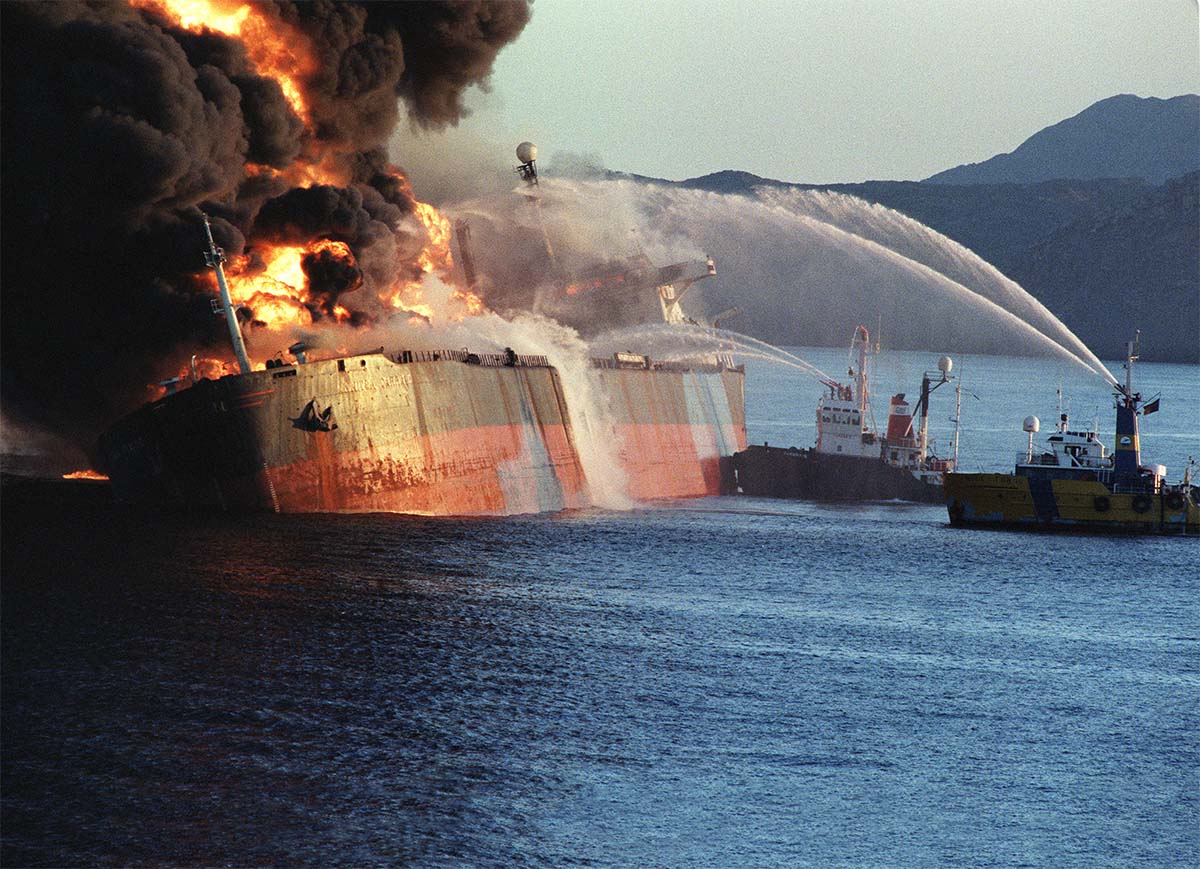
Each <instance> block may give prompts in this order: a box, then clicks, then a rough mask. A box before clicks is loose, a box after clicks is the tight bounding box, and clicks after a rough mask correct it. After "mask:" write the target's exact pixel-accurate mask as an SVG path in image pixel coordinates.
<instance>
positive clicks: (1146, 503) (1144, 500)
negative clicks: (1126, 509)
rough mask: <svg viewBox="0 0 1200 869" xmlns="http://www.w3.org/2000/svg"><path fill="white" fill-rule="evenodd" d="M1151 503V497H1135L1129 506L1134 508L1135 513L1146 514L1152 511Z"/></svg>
mask: <svg viewBox="0 0 1200 869" xmlns="http://www.w3.org/2000/svg"><path fill="white" fill-rule="evenodd" d="M1150 503H1151V501H1150V496H1149V495H1135V496H1134V498H1133V501H1132V503H1131V504H1130V505H1129V506H1131V507H1133V512H1134V513H1145V512H1146V511H1147V510H1149V509H1150Z"/></svg>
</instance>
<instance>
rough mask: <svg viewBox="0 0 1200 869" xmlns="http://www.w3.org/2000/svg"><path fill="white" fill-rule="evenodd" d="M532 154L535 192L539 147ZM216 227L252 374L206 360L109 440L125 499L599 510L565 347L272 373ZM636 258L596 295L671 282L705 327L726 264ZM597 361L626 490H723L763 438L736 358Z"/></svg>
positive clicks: (236, 330) (360, 361) (228, 304)
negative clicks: (209, 372) (212, 373)
mask: <svg viewBox="0 0 1200 869" xmlns="http://www.w3.org/2000/svg"><path fill="white" fill-rule="evenodd" d="M518 154H519V155H522V154H523V155H524V156H527V157H528V159H525V161H524V162H523V163H522V167H521V168H522V172H523V175H524V177H525V178H526V181H527V183H529V184H531V185H533V184H535V183H536V171H535V168H534V159H533V155H534V154H535V152H533V151H532V146H529V145H528V143H525V144H523V145H522V146H521V149H519V150H518ZM524 156H523V157H522V159H524ZM205 229H206V233H207V241H208V248H207V250H206V252H205V257H206V261H207V263H208V265H209V266H210V267H212V269H213V270H214V272H215V275H216V280H217V285H218V288H219V292H220V300H221V310H222V311H223V313H224V316H225V320H226V323H227V325H228V328H229V335H230V340H231V343H232V345H233V349H234V353H235V356H236V357H237V363H238V367H239V373H238V374H230V375H226V376H224V377H221V378H219V379H217V380H210V379H206V378H201V377H200V376H199V375H198V373H197V372H196V371H195V370H193V372H192V375H191V378H190V380H189V382H188V383H187V384H186V385H187V388H185V389H182V390H180V389H178V386H179V379H174V380H172V381H170V382H168V383H166V384H164V386H166V387H167V388H168V390H169V394H168V395H166V396H165V397H163V398H162V399H159V400H158V401H156V402H153V403H151V404H148V405H147V406H145V407H144V408H142V409H141V410H140V411H138V412H136V413H134V414H132V415H130V416H129V417H127V418H125V419H123V420H122V421H120V422H119V423H118V424H117V425H116V426H115V427H114V428H112V429H111V430H110V431H108V432H107V433H106V434H105V435H104V437H103V438H102V441H101V455H102V465H103V468H104V470H105V471H106V472H107V473H108V474H109V476H110V478H111V480H112V483H113V489H114V493H115V495H116V497H117V498H118V499H120V500H123V501H130V502H138V503H163V504H175V505H180V506H200V507H212V508H219V509H251V510H273V511H275V512H325V511H395V512H405V513H422V514H430V515H456V514H490V515H503V514H513V513H528V512H544V511H554V510H563V509H569V508H577V507H586V506H589V505H591V504H592V503H594V498H593V493H592V490H591V489H590V487H589V483H588V479H587V476H586V472H585V468H584V462H583V461H582V458H581V454H580V447H579V441H578V438H577V436H576V434H575V430H574V427H573V424H572V412H571V409H570V405H569V399H568V393H567V392H566V391H565V390H564V386H563V382H562V379H561V377H560V374H559V372H558V370H556V369H555V368H554V367H553V366H552V365H551V364H550V362H549V360H548V359H547V357H545V356H541V355H523V354H518V353H516V352H515V351H514V350H512V349H511V348H505V350H504V352H503V353H492V354H478V353H472V352H470V351H468V350H449V349H443V350H433V351H430V350H424V351H420V350H418V351H414V350H403V349H400V350H396V349H393V350H390V351H389V350H388V349H387V348H383V347H381V348H379V349H378V350H375V351H372V352H367V353H359V354H351V355H338V356H334V357H332V358H327V359H322V360H315V361H309V360H308V358H307V353H308V347H306V346H305V345H304V344H302V343H297V344H294V345H292V346H291V347H290V348H289V352H290V353H291V354H292V358H293V359H294V360H295V361H294V362H286V361H284V360H282V359H280V358H277V359H272V360H269V361H268V362H267V363H266V365H265V366H264V367H263V368H262V369H261V370H255V369H254V366H253V365H252V363H251V362H250V359H249V357H248V355H247V352H246V348H245V343H244V340H243V337H242V334H241V328H240V325H239V321H238V318H237V315H236V309H235V308H234V305H233V302H232V300H231V295H230V291H229V286H228V282H227V280H226V277H225V273H224V264H225V262H226V257H225V254H224V252H223V251H222V250H221V249H220V248H219V247H218V246H217V245H216V243H215V241H214V240H213V236H212V231H211V228H210V226H209V223H208V220H207V218H206V219H205ZM467 238H469V234H467V233H462V234H461V235H460V244H465V242H466V239H467ZM464 253H465V256H464V260H465V261H466V262H472V261H473V257H472V256H471V254H470V251H469V248H465V249H464ZM635 265H636V268H632V269H630V270H629V271H628V273H622V275H621V276H620V280H619V281H616V280H614V281H607V282H606V281H602V280H600V279H598V278H597V279H595V286H594V288H595V289H599V288H601V287H602V286H606V285H608V284H619V285H620V286H621V290H622V292H624V293H631V294H634V297H636V296H637V295H644V294H645V292H646V291H647V290H649V289H653V291H654V294H655V296H656V298H657V299H658V302H659V307H660V310H661V312H662V315H663V319H664V320H665V321H666V322H667V323H669V324H680V323H683V322H686V321H688V320H689V318H688V317H687V316H686V314H685V313H684V311H683V308H682V307H681V301H682V298H683V296H684V294H685V293H686V292H687V290H688V289H689V288H690V287H691V286H692V284H694V283H695V282H696V281H698V280H702V279H703V278H706V277H711V276H712V275H714V274H716V266H715V264H714V263H713V262H712V260H709V261H708V262H707V263H705V264H704V266H703V269H702V270H699V271H695V272H693V273H692V274H690V275H689V274H688V268H687V264H686V263H681V264H677V265H675V266H670V267H667V268H663V269H656V268H651V267H648V266H647V265H646V264H645V263H642V262H641V261H640V260H639V261H638V262H637V263H636V264H635ZM637 276H640V279H639V278H638V277H637ZM666 281H673V282H672V283H667V282H666ZM631 301H632V298H631ZM588 368H589V370H588V372H587V377H588V378H589V379H590V381H591V383H592V386H593V387H594V388H593V389H592V390H591V400H592V401H593V402H595V403H596V404H597V405H599V406H602V407H603V408H604V420H605V424H606V429H607V431H606V432H605V433H604V435H605V436H607V437H611V438H612V440H613V446H614V447H615V448H614V449H613V450H612V451H611V453H610V455H611V456H612V457H613V458H614V459H615V461H616V463H617V464H618V467H619V473H620V476H621V477H622V479H623V481H624V494H626V495H628V496H629V497H631V498H633V499H637V500H644V499H654V498H681V497H698V496H703V495H715V494H719V492H720V491H721V485H722V470H723V464H724V461H725V460H727V459H728V458H729V457H730V456H732V455H733V454H734V453H735V452H737V451H738V450H741V449H744V448H745V447H746V419H745V401H744V378H745V371H744V369H743V368H741V367H739V366H735V365H734V364H733V361H732V359H730V358H728V357H725V356H722V355H719V354H718V355H714V356H712V357H711V358H710V359H706V360H701V359H697V360H693V361H689V362H682V363H681V362H673V363H662V362H655V361H653V360H652V359H650V358H649V357H648V356H644V355H640V354H635V353H626V352H621V353H616V354H613V355H612V356H611V357H605V358H592V359H590V360H589V361H588Z"/></svg>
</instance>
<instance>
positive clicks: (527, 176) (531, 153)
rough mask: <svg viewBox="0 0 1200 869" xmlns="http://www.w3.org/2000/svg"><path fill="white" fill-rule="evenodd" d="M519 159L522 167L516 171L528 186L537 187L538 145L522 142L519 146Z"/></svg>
mask: <svg viewBox="0 0 1200 869" xmlns="http://www.w3.org/2000/svg"><path fill="white" fill-rule="evenodd" d="M517 159H518V160H520V161H521V165H520V166H518V167H517V168H516V169H515V170H514V171H516V173H517V174H518V175H520V176H521V180H522V181H524V182H525V183H526V184H527V185H528V186H530V187H537V186H538V174H537V145H535V144H533V142H522V143H521V144H520V145H517Z"/></svg>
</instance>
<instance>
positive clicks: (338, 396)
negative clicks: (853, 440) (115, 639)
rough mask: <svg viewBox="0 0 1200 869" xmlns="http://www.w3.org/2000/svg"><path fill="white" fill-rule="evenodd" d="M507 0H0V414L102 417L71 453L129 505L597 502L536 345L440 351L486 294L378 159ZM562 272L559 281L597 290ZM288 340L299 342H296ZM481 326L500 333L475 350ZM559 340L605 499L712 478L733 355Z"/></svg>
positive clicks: (72, 419) (737, 432)
mask: <svg viewBox="0 0 1200 869" xmlns="http://www.w3.org/2000/svg"><path fill="white" fill-rule="evenodd" d="M529 15H530V10H529V6H528V4H527V3H524V2H491V0H469V2H456V3H444V4H443V3H406V2H400V3H387V2H381V3H336V4H334V3H311V4H310V3H294V2H289V0H273V2H267V0H263V2H239V0H128V2H83V0H63V2H59V3H40V2H10V3H4V4H0V16H2V18H3V26H4V29H5V32H6V39H5V47H6V51H5V53H4V55H3V57H2V58H0V62H2V63H3V76H4V82H5V100H4V104H3V111H4V124H3V126H2V128H0V134H2V135H3V144H4V150H5V172H4V175H3V177H2V178H0V183H2V184H3V194H4V195H3V197H2V208H3V217H4V225H5V228H6V232H5V253H6V256H5V257H3V258H2V260H0V267H2V268H3V280H2V281H0V292H2V293H3V305H4V308H5V313H6V316H5V317H4V319H3V321H2V322H0V329H2V330H3V343H4V346H5V350H6V351H7V352H6V353H5V354H4V359H3V375H4V378H3V380H4V401H5V411H6V413H12V414H13V415H14V416H16V417H18V418H20V419H21V420H25V421H28V422H29V423H30V424H31V425H33V426H39V427H41V428H44V429H46V430H48V431H50V432H52V433H55V434H58V435H60V436H64V437H66V438H68V439H70V440H72V441H74V442H76V443H78V444H81V445H86V444H88V443H91V442H94V435H95V433H96V432H99V431H101V430H103V429H105V428H106V427H107V428H108V431H107V433H106V434H105V435H104V436H103V438H102V449H101V450H100V452H99V455H98V456H97V465H98V467H101V468H102V469H104V470H107V471H108V472H109V473H110V475H111V477H112V485H113V489H114V491H115V492H116V494H117V495H118V496H119V497H121V498H123V499H127V500H141V501H151V502H164V501H165V502H174V503H187V504H198V505H214V506H217V507H221V506H224V507H229V508H234V507H247V508H255V509H268V510H270V509H278V510H412V511H416V512H428V513H457V512H471V513H473V512H489V513H507V512H517V511H525V510H542V509H557V508H560V507H570V506H574V505H581V504H586V503H589V502H591V501H592V500H594V499H595V489H596V480H595V479H593V480H591V481H589V480H588V474H587V470H588V467H589V464H592V465H594V464H595V462H594V461H593V460H592V459H589V458H588V456H591V455H593V452H592V451H590V450H588V449H585V448H584V447H583V444H584V442H585V441H586V440H588V438H590V437H591V436H592V435H591V433H590V432H588V433H586V435H585V433H584V432H583V431H582V429H581V428H580V425H579V418H580V415H581V414H582V412H583V408H582V406H581V405H580V402H578V401H574V400H572V399H571V397H570V391H569V390H567V389H564V374H563V370H561V362H560V369H558V370H556V369H555V368H554V367H552V366H551V365H550V364H549V361H548V360H547V359H545V358H543V357H539V356H538V355H537V354H538V353H539V352H541V350H542V349H543V348H539V347H534V346H530V347H525V346H521V342H519V341H516V340H513V341H505V342H499V343H497V342H496V341H489V342H488V344H487V345H486V346H483V345H480V346H476V347H474V349H475V350H476V351H477V352H470V351H469V350H465V349H462V347H461V344H459V346H458V347H457V348H456V349H453V350H438V349H437V348H438V347H439V346H442V345H439V344H436V343H434V341H435V339H434V338H433V337H431V336H432V335H434V334H448V332H446V331H445V329H446V327H447V324H449V325H450V326H451V327H452V326H453V324H454V323H455V321H460V320H464V319H474V318H476V317H477V316H478V315H481V314H484V313H485V312H486V311H488V310H501V311H507V310H508V309H509V308H510V306H509V305H508V304H507V302H505V301H504V300H503V299H501V298H499V297H494V298H489V297H488V290H489V288H488V287H486V286H484V287H482V288H480V287H475V286H474V284H473V282H472V281H471V280H467V281H465V282H464V281H461V280H459V279H458V278H457V275H458V273H459V272H458V271H457V268H459V267H463V266H466V265H467V262H466V260H467V257H462V260H463V261H462V262H460V263H457V264H456V263H455V261H454V257H453V256H452V254H451V246H452V243H453V236H454V233H453V230H452V225H451V223H450V221H449V220H447V219H446V218H445V217H444V216H443V215H441V214H439V213H438V211H437V210H436V209H435V208H434V207H433V206H431V205H429V204H427V203H423V202H420V201H418V199H417V198H416V196H415V195H414V192H413V190H412V187H411V185H410V183H409V180H408V178H407V177H406V176H405V174H404V173H403V172H402V171H401V170H400V169H399V168H398V166H396V165H395V164H394V163H393V161H392V156H391V150H394V149H402V144H398V140H396V139H395V138H394V137H393V134H394V133H395V131H396V129H397V126H398V125H399V122H400V121H401V119H405V120H407V121H408V122H409V123H411V124H413V125H415V126H416V127H419V128H423V129H431V130H436V129H439V128H441V127H444V126H446V125H450V124H454V123H456V122H457V120H458V119H459V118H460V117H461V116H462V114H463V113H464V109H463V93H464V91H465V90H466V89H468V88H469V87H471V86H473V85H477V84H482V83H485V82H486V79H487V77H488V75H489V73H490V71H491V68H492V63H493V61H494V59H495V57H496V55H497V53H498V52H499V51H500V50H502V48H503V47H504V46H505V45H506V44H508V43H509V42H511V41H512V40H513V39H515V38H516V37H517V36H518V34H519V33H520V32H521V30H522V29H523V27H524V26H525V24H526V22H527V21H528V19H529ZM8 49H10V50H8ZM523 162H524V161H523ZM530 162H532V161H530ZM202 214H207V215H209V216H210V218H203V217H202ZM206 224H208V229H207V231H208V233H209V235H210V236H211V237H210V238H209V239H208V240H207V241H208V243H207V245H205V244H202V243H201V240H202V239H205V231H206V230H205V225H206ZM219 246H223V247H224V248H225V249H226V250H227V251H228V255H227V256H226V255H225V254H224V253H222V251H221V250H220V248H219ZM205 249H206V254H207V256H208V259H209V265H211V266H214V268H213V269H212V270H211V271H207V272H206V271H205V270H204V268H203V265H202V262H201V259H200V256H199V254H200V253H201V251H202V250H205ZM482 252H483V251H481V253H482ZM218 266H219V272H220V274H221V282H223V283H224V286H223V287H218V283H219V282H218V280H217V276H218V268H216V267H218ZM634 266H635V267H634V268H632V269H626V270H625V272H627V274H628V275H635V276H636V279H632V280H630V279H626V280H623V281H619V282H618V283H619V284H620V287H618V288H616V289H619V290H620V292H617V293H616V298H617V299H619V300H620V299H623V300H624V301H625V302H626V303H627V304H629V305H630V306H631V307H632V306H634V305H636V304H640V303H642V302H645V301H647V298H648V300H649V304H651V305H656V306H659V307H660V308H661V309H662V311H663V312H664V313H669V314H670V317H676V318H678V317H682V316H683V315H682V313H681V311H680V310H679V309H678V306H677V305H675V306H674V307H672V305H673V304H674V303H675V302H677V301H678V298H677V297H671V296H670V294H671V293H674V292H676V291H678V293H679V294H680V295H681V294H682V292H683V290H684V289H685V288H686V286H687V285H689V283H688V282H690V281H692V280H693V279H696V278H698V277H701V276H703V275H697V274H694V273H693V271H692V270H685V273H683V274H679V275H675V274H670V275H668V274H664V273H663V272H661V271H660V270H658V269H657V268H654V267H652V266H650V265H649V264H648V263H645V262H643V263H635V264H634ZM706 270H707V267H705V266H702V267H700V269H699V271H700V272H705V271H706ZM533 277H534V278H537V279H541V278H543V277H552V278H553V279H554V280H558V279H559V278H561V277H563V276H562V275H551V276H541V275H534V276H533ZM577 277H578V276H577ZM582 277H583V278H590V279H591V283H592V285H593V286H592V287H591V289H590V290H588V291H587V293H586V294H581V295H586V296H587V297H588V298H589V299H591V300H597V299H601V298H602V297H603V294H604V292H607V290H604V288H602V287H601V288H597V287H595V286H594V284H595V283H596V281H597V280H600V279H599V278H595V277H593V276H591V275H590V274H589V275H582ZM576 283H578V282H576ZM646 286H648V287H649V288H650V290H652V291H653V290H655V288H658V287H663V288H666V289H665V290H663V292H662V293H659V294H657V295H653V294H652V295H650V296H649V297H647V296H644V295H639V293H640V290H639V289H638V288H639V287H641V288H642V289H645V287H646ZM567 287H568V284H564V290H563V292H564V294H565V296H564V297H567V296H570V290H569V289H568V288H567ZM598 290H599V291H598ZM218 291H219V292H220V294H221V295H222V297H223V299H222V302H221V304H220V306H219V311H220V313H221V314H223V319H222V318H221V317H214V316H213V314H212V311H211V310H210V307H209V303H210V301H215V299H214V298H213V297H214V296H215V295H217V293H218ZM488 316H494V315H488ZM670 317H668V319H670ZM565 319H567V321H568V322H569V318H565ZM405 322H408V323H411V324H413V326H412V329H410V332H421V329H422V328H423V327H429V328H428V329H426V331H425V332H424V333H423V336H424V337H423V340H416V341H409V342H405V341H394V340H393V339H394V334H393V333H394V331H395V330H393V329H390V328H387V326H388V324H395V323H405ZM30 323H38V324H39V326H40V328H38V329H31V328H29V326H28V324H30ZM22 324H24V325H22ZM435 326H436V327H437V329H435V328H434V327H435ZM438 329H442V330H443V331H442V332H438V331H437V330H438ZM451 331H453V330H452V329H451ZM468 331H469V330H468ZM310 335H316V336H318V337H322V338H324V339H325V340H324V341H323V346H322V348H321V349H319V350H318V349H313V350H308V351H305V350H304V349H302V348H301V346H300V345H299V344H298V343H297V342H296V339H297V338H301V339H304V338H306V337H307V336H310ZM381 335H386V336H387V337H386V338H384V337H380V336H381ZM242 336H244V338H245V341H244V342H243V340H242ZM230 339H233V345H234V348H237V347H239V345H242V344H243V343H245V344H248V348H249V352H247V350H246V349H245V347H242V349H241V350H240V351H238V350H236V349H235V351H234V352H232V353H231V352H230V348H229V341H230ZM388 342H391V343H390V345H389V343H388ZM309 343H310V344H311V343H321V342H312V341H309ZM455 343H459V342H455ZM505 343H511V344H513V345H514V346H515V350H516V352H511V353H500V354H497V353H495V352H493V353H491V354H490V355H489V353H487V352H484V351H489V350H490V351H495V350H498V349H500V348H501V347H503V345H504V344H505ZM380 344H384V345H385V346H384V347H383V348H381V349H380V350H379V351H378V352H373V353H366V354H363V353H355V352H352V351H353V349H354V347H356V346H366V347H374V346H377V345H380ZM289 345H291V347H292V348H293V351H294V355H292V356H286V357H285V356H284V355H283V353H282V352H277V351H283V350H284V348H286V347H288V346H289ZM629 349H631V350H638V348H629ZM64 351H67V352H64ZM81 354H83V357H84V362H83V363H82V364H81ZM189 359H190V360H191V361H190V363H189ZM285 360H286V361H285ZM572 364H574V363H572ZM586 364H587V365H588V366H589V367H588V371H587V373H588V377H587V380H588V381H589V383H590V384H591V388H592V393H593V397H594V399H595V401H596V402H597V403H598V404H600V405H603V406H604V410H605V414H604V417H605V426H602V429H603V437H605V438H607V439H608V440H609V441H610V444H609V446H610V447H611V450H610V453H611V456H612V461H611V464H612V465H613V466H614V467H616V468H618V469H619V470H620V471H621V472H622V473H623V474H624V476H625V481H624V482H625V485H624V487H623V488H624V489H625V490H626V491H627V492H628V494H629V495H630V496H632V497H635V498H642V497H654V496H659V495H662V496H676V495H696V494H703V493H705V492H710V491H716V489H717V482H716V478H717V467H718V459H719V457H720V456H722V455H726V454H728V453H730V452H732V451H733V450H735V449H737V448H738V446H740V445H743V444H744V442H745V423H744V413H743V403H742V393H741V386H742V378H743V374H742V372H741V371H740V370H738V369H736V368H734V367H733V366H732V365H731V364H730V362H729V360H720V359H717V358H712V359H707V360H697V361H695V362H694V363H693V364H688V365H680V364H659V363H656V362H654V361H653V360H650V359H648V358H646V357H644V356H642V355H639V354H637V353H634V354H621V355H618V356H609V357H606V358H605V359H603V360H599V361H593V362H588V363H586ZM164 378H165V380H164ZM574 378H575V375H574V374H572V378H571V379H572V380H573V379H574ZM155 381H158V382H159V383H160V387H159V388H158V389H157V392H151V393H150V394H149V396H148V395H147V392H146V389H147V386H146V385H147V384H148V383H150V382H155ZM147 397H150V398H151V401H150V402H149V403H148V404H144V403H145V402H146V399H147ZM142 404H144V406H143V407H141V409H140V410H135V411H133V412H132V413H129V411H130V409H131V408H135V407H138V406H139V405H142ZM114 419H118V420H119V421H118V422H117V423H116V424H115V425H113V424H112V420H114ZM593 476H595V475H593Z"/></svg>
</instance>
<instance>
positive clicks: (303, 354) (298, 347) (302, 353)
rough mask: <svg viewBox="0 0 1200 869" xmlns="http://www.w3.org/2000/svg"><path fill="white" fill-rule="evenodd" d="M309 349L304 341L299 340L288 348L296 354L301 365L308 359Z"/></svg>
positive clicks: (289, 351)
mask: <svg viewBox="0 0 1200 869" xmlns="http://www.w3.org/2000/svg"><path fill="white" fill-rule="evenodd" d="M308 351H309V346H308V344H307V343H306V342H304V341H297V342H296V343H295V344H293V345H292V346H291V347H289V348H288V353H291V354H292V355H293V356H295V357H296V361H297V362H299V363H300V364H301V365H303V364H304V363H305V362H307V361H308Z"/></svg>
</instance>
